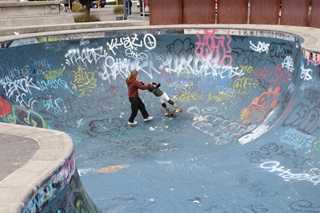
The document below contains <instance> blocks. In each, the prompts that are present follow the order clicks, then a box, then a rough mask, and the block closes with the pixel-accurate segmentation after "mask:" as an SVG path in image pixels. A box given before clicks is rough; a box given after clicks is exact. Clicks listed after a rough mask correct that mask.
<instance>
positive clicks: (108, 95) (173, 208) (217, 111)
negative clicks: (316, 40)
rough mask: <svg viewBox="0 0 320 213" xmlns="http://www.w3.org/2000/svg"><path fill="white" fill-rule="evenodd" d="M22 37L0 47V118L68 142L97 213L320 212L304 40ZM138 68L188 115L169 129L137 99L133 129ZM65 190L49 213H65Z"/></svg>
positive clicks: (233, 35) (152, 33)
mask: <svg viewBox="0 0 320 213" xmlns="http://www.w3.org/2000/svg"><path fill="white" fill-rule="evenodd" d="M30 39H31V38H29V40H28V39H25V40H19V41H14V42H7V43H6V44H5V45H2V46H7V48H2V49H0V66H1V70H0V71H1V72H0V86H1V88H0V95H1V96H0V97H1V103H2V105H0V112H1V117H0V120H1V121H2V122H7V123H14V124H20V125H28V126H36V127H39V128H49V129H55V130H60V131H64V132H66V133H67V134H68V135H69V136H70V137H71V138H72V139H73V141H74V143H75V158H76V162H77V168H78V171H79V174H80V176H81V180H82V181H83V183H84V185H85V187H86V189H87V190H88V194H89V195H90V197H91V198H92V200H93V201H94V203H95V204H96V205H97V207H98V209H100V210H101V211H102V212H149V213H150V212H157V213H159V212H175V213H177V212H299V211H301V212H304V211H308V210H309V211H311V210H312V209H317V210H318V211H319V205H318V204H319V203H318V202H319V199H318V197H319V195H320V193H319V189H318V185H319V182H320V173H319V171H320V170H319V150H320V144H319V140H318V137H319V135H320V134H319V106H320V105H319V103H320V102H319V94H320V93H319V90H320V89H319V77H320V75H319V63H318V61H317V60H316V59H315V60H314V59H313V55H314V53H313V52H312V51H308V50H306V49H303V48H302V47H301V44H302V43H303V39H302V38H301V36H299V35H295V34H292V33H286V32H280V31H275V30H259V29H256V30H255V29H235V28H230V29H223V28H214V26H209V27H208V26H206V27H200V26H199V27H189V28H188V29H183V28H182V27H181V26H177V27H176V28H168V29H160V28H156V27H150V28H136V29H128V30H119V31H106V32H95V33H89V32H87V33H79V34H65V35H48V36H41V37H35V38H32V39H31V40H32V42H30V41H31V40H30ZM31 43H33V44H31ZM133 69H136V70H138V71H139V80H141V81H142V82H144V83H148V82H151V81H154V82H159V83H161V87H160V89H161V90H163V91H164V92H166V93H167V94H168V95H169V97H170V98H172V100H174V102H175V103H176V104H177V105H178V106H179V107H181V108H183V109H184V111H183V112H182V113H180V114H178V113H177V114H175V115H174V116H173V117H172V118H168V117H166V116H164V112H165V111H164V109H163V108H162V106H161V103H160V99H159V98H158V97H155V96H154V95H153V93H150V92H148V90H145V91H139V93H140V97H141V98H142V99H143V101H144V103H145V105H146V108H147V111H148V112H149V114H150V115H151V116H153V117H154V119H153V120H152V121H149V122H144V121H143V118H142V116H141V114H140V113H139V114H138V116H137V117H136V120H137V121H138V125H137V126H134V127H132V126H128V125H127V121H128V118H129V116H130V113H131V110H130V103H129V100H128V97H127V88H126V84H125V78H126V77H127V75H128V74H129V73H130V71H131V70H133ZM166 104H167V106H168V107H170V108H171V109H173V106H171V105H170V104H169V103H166ZM75 174H77V173H75ZM71 188H72V187H71V186H70V187H68V188H67V189H66V191H65V192H64V193H61V194H60V195H58V196H57V197H56V198H54V199H52V202H50V203H48V204H47V206H46V207H45V208H43V209H44V212H49V210H50V211H53V212H57V211H60V209H63V210H64V211H66V210H69V209H68V205H67V204H66V203H68V202H64V203H63V202H62V201H63V200H64V201H65V200H67V199H68V198H67V197H68V196H66V195H68V194H69V193H70V190H72V189H71ZM79 196H81V195H79ZM61 200H62V201H61ZM75 205H76V204H75ZM27 208H28V206H27ZM61 211H62V210H61ZM26 212H28V209H26ZM30 212H31V211H30ZM68 212H69V211H68Z"/></svg>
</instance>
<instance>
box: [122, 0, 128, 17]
mask: <svg viewBox="0 0 320 213" xmlns="http://www.w3.org/2000/svg"><path fill="white" fill-rule="evenodd" d="M127 1H128V0H123V20H127V19H128V13H127V8H126V6H127Z"/></svg>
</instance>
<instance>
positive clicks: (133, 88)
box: [126, 70, 153, 125]
mask: <svg viewBox="0 0 320 213" xmlns="http://www.w3.org/2000/svg"><path fill="white" fill-rule="evenodd" d="M137 78H138V71H137V70H132V71H131V73H130V74H129V76H128V77H127V78H126V84H127V86H128V97H129V101H130V103H131V115H130V118H129V120H128V124H129V125H136V124H137V123H138V122H137V121H135V120H134V118H135V117H136V116H137V114H138V110H140V112H141V114H142V116H143V121H150V120H152V118H153V117H150V116H149V113H148V112H147V110H146V107H145V105H144V103H143V102H142V100H141V99H140V97H139V92H138V90H139V89H141V90H146V89H148V88H149V87H151V86H152V82H150V83H149V84H147V85H144V84H143V83H142V82H141V81H138V80H137Z"/></svg>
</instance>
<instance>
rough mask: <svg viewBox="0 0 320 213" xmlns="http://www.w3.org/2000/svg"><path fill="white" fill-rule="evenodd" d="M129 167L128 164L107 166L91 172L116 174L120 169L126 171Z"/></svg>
mask: <svg viewBox="0 0 320 213" xmlns="http://www.w3.org/2000/svg"><path fill="white" fill-rule="evenodd" d="M128 167H129V165H128V164H123V165H115V166H108V167H104V168H101V169H97V170H93V172H96V173H111V172H117V171H119V170H121V169H127V168H128Z"/></svg>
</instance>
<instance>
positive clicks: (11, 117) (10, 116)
mask: <svg viewBox="0 0 320 213" xmlns="http://www.w3.org/2000/svg"><path fill="white" fill-rule="evenodd" d="M1 118H2V119H3V121H4V122H5V123H12V124H13V123H15V118H14V115H13V113H12V112H11V113H9V114H6V115H3V116H1Z"/></svg>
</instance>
